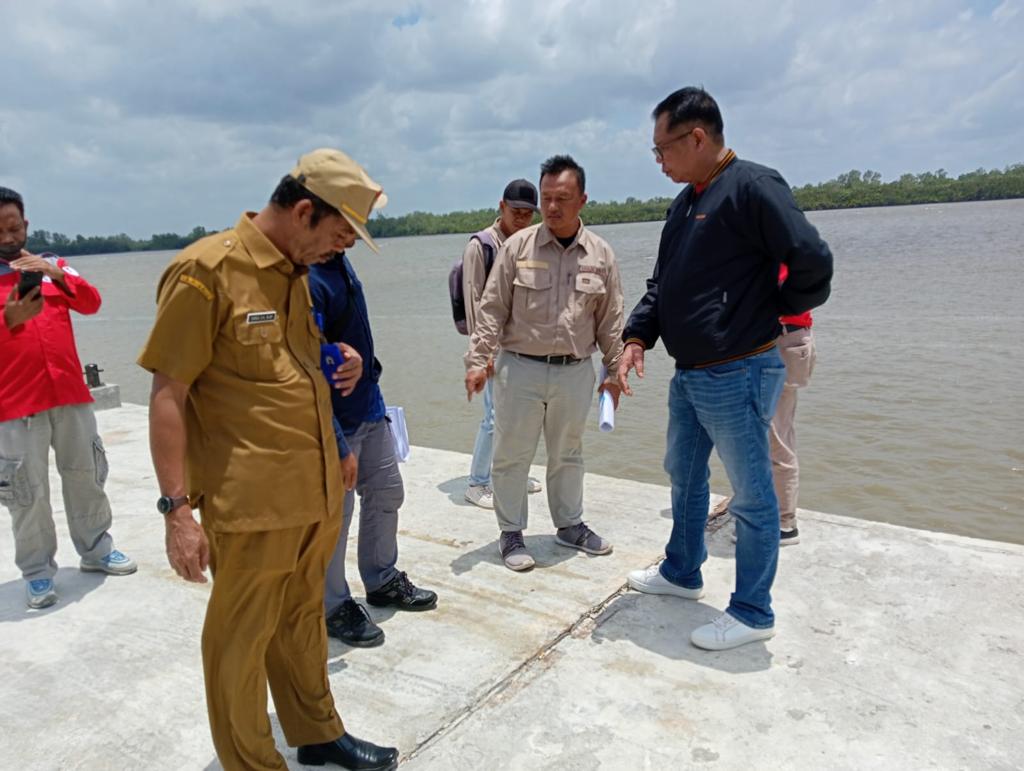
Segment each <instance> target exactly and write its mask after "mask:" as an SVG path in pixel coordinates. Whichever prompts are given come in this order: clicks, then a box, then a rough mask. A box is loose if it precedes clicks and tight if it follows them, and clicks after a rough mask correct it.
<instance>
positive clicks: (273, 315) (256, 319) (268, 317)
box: [245, 311, 277, 324]
mask: <svg viewBox="0 0 1024 771" xmlns="http://www.w3.org/2000/svg"><path fill="white" fill-rule="evenodd" d="M276 320H277V311H254V312H253V313H249V314H247V315H246V317H245V323H246V324H269V323H270V322H272V321H276Z"/></svg>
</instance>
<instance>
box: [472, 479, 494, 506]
mask: <svg viewBox="0 0 1024 771" xmlns="http://www.w3.org/2000/svg"><path fill="white" fill-rule="evenodd" d="M466 500H467V501H469V502H470V503H472V504H474V505H476V506H479V507H480V508H481V509H493V508H494V491H493V490H491V486H490V485H470V486H469V487H467V488H466Z"/></svg>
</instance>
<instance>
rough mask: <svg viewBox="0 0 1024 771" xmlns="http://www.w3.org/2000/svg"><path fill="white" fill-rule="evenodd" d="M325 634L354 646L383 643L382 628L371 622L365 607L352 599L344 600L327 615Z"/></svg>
mask: <svg viewBox="0 0 1024 771" xmlns="http://www.w3.org/2000/svg"><path fill="white" fill-rule="evenodd" d="M327 634H329V635H330V636H331V637H334V638H335V639H338V640H341V641H342V642H343V643H347V644H348V645H352V646H354V647H356V648H373V647H376V646H378V645H381V644H383V643H384V630H383V629H381V628H380V627H379V626H377V625H376V624H375V623H373V619H372V618H370V616H369V614H368V613H367V612H366V608H364V607H363V606H362V605H360V604H359V603H358V602H356V601H355V600H353V599H348V600H345V601H344V602H343V603H341V605H339V606H338V607H337V608H335V609H334V611H333V612H332V613H331V615H329V616H328V617H327Z"/></svg>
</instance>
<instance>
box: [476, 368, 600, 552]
mask: <svg viewBox="0 0 1024 771" xmlns="http://www.w3.org/2000/svg"><path fill="white" fill-rule="evenodd" d="M594 380H595V376H594V365H593V363H592V362H591V360H590V359H589V358H588V359H586V360H584V361H581V362H579V363H578V364H547V363H545V362H541V361H533V360H531V359H524V358H520V357H519V356H517V355H516V354H514V353H511V352H509V351H502V352H501V353H500V354H498V359H497V361H496V362H495V368H494V463H493V465H492V468H491V487H492V489H493V490H494V511H495V513H496V514H497V516H498V527H500V528H501V530H502V531H503V532H510V531H515V530H525V529H526V524H527V514H528V505H527V499H526V480H527V477H528V476H529V472H530V464H531V463H532V462H533V458H534V456H535V455H536V454H537V444H538V442H539V441H540V435H541V432H542V431H543V433H544V445H545V447H546V448H547V453H548V467H547V487H546V489H547V494H548V506H549V508H550V509H551V520H552V521H553V522H554V524H555V527H559V528H560V527H571V526H572V525H576V524H579V523H580V522H581V521H582V520H583V430H584V428H585V427H586V423H587V415H588V414H589V413H590V403H591V401H592V399H593V397H594Z"/></svg>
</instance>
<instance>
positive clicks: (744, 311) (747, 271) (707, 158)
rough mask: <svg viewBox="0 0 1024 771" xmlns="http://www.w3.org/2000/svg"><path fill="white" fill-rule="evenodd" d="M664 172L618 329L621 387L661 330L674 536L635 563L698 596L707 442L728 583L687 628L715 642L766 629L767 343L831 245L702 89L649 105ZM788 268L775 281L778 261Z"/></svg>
mask: <svg viewBox="0 0 1024 771" xmlns="http://www.w3.org/2000/svg"><path fill="white" fill-rule="evenodd" d="M653 117H654V119H655V126H654V147H653V148H651V149H652V151H653V153H654V157H655V159H656V160H657V161H658V163H659V164H660V165H661V168H662V171H663V172H664V173H665V174H666V175H667V176H668V177H669V178H670V179H671V180H672V181H673V182H680V183H683V182H685V183H689V184H688V185H687V186H686V187H685V188H684V189H683V191H682V192H681V193H680V194H679V195H678V196H677V198H676V199H675V201H673V203H672V206H671V207H670V209H669V212H668V217H667V220H666V222H665V227H664V230H663V231H662V234H661V244H660V246H659V249H658V260H657V263H656V265H655V268H654V274H653V276H652V277H651V278H650V279H649V280H648V282H647V292H646V294H645V295H644V296H643V298H641V300H640V302H639V303H638V304H637V306H636V308H635V309H634V310H633V313H632V315H631V316H630V318H629V321H628V322H627V324H626V326H625V328H624V330H623V334H622V337H623V340H624V341H625V343H626V345H625V349H624V351H623V355H622V359H621V361H620V364H619V382H620V384H621V385H622V387H623V390H624V392H625V393H626V394H627V395H628V394H631V391H630V389H629V385H628V382H627V378H628V375H629V371H630V370H631V369H634V368H635V369H636V371H637V375H638V376H639V377H643V364H644V351H645V350H647V349H649V348H651V347H653V346H654V344H655V343H656V342H657V340H658V338H661V339H662V340H664V342H665V348H666V350H667V351H668V353H669V355H670V356H672V358H673V359H675V363H676V373H675V376H674V377H673V378H672V383H671V386H670V390H669V425H668V443H667V444H668V453H667V455H666V458H665V469H666V471H667V472H668V474H669V477H670V479H671V482H672V518H673V526H672V534H671V536H670V537H669V541H668V544H667V546H666V547H665V561H664V562H662V563H661V564H660V565H655V566H653V567H651V568H648V569H646V570H636V571H633V572H632V573H631V574H630V576H629V583H630V586H632V587H633V588H634V589H637V590H639V591H642V592H648V593H651V594H670V595H675V596H679V597H684V598H686V599H693V600H696V599H698V598H700V597H701V596H702V595H703V578H702V576H701V570H700V568H701V564H702V563H703V562H704V560H706V559H707V549H706V548H705V544H704V526H705V524H706V521H707V515H708V503H709V498H710V491H709V488H708V477H709V470H708V459H709V458H710V455H711V448H712V447H716V448H717V450H718V454H719V456H720V457H721V459H722V462H723V464H724V465H725V469H726V472H727V473H728V475H729V479H730V481H731V483H732V487H733V490H734V491H735V497H734V499H733V501H732V503H731V504H730V506H729V510H730V511H731V512H732V513H733V515H734V516H735V518H736V538H737V541H736V590H735V592H733V594H732V597H731V599H730V602H729V606H728V608H727V609H726V612H725V613H723V614H722V615H721V616H720V617H719V618H718V619H716V620H715V621H714V622H712V623H709V624H706V625H704V626H702V627H699V628H698V629H696V630H694V631H693V633H692V634H691V636H690V639H691V641H692V642H693V644H694V645H696V646H698V647H701V648H706V649H712V650H724V649H726V648H734V647H736V646H738V645H743V644H745V643H749V642H754V641H756V640H764V639H767V638H769V637H771V636H772V635H773V634H774V625H775V616H774V613H773V611H772V607H771V594H770V591H771V586H772V582H773V581H774V579H775V569H776V565H777V563H778V554H779V506H778V501H777V499H776V497H775V491H774V489H773V485H772V469H771V461H770V456H769V443H768V427H769V424H770V422H771V419H772V415H773V413H774V411H775V406H776V404H777V402H778V399H779V395H780V393H781V391H782V386H783V382H784V379H785V367H784V364H783V361H782V358H781V356H780V355H779V353H778V351H777V350H776V345H775V341H776V338H778V336H779V333H780V331H781V328H780V326H779V316H785V315H793V314H798V313H803V312H804V311H807V310H810V309H811V308H813V307H815V306H817V305H821V304H822V303H823V302H825V300H826V299H827V298H828V295H829V289H830V284H831V279H832V253H831V252H830V251H829V248H828V246H827V245H826V244H825V242H824V241H822V240H821V238H820V237H819V235H818V232H817V231H816V230H815V229H814V227H813V226H812V225H811V224H810V223H809V222H808V221H807V219H806V217H804V215H803V212H801V211H800V209H799V208H798V207H797V205H796V202H795V201H794V200H793V195H792V192H791V191H790V189H789V186H788V185H787V184H786V182H785V180H783V179H782V177H781V176H780V175H779V173H778V172H776V171H774V170H773V169H769V168H766V167H764V166H759V165H757V164H755V163H751V162H749V161H745V160H740V159H739V158H737V157H736V154H735V153H734V152H733V151H732V150H730V149H729V148H728V147H726V146H725V136H724V134H723V124H722V115H721V113H720V111H719V109H718V105H717V104H716V103H715V100H714V99H712V98H711V96H710V95H709V94H708V93H707V92H706V91H704V90H703V89H701V88H683V89H680V90H678V91H676V92H674V93H672V94H670V95H669V96H668V97H666V98H665V99H664V100H663V101H662V102H661V103H660V104H659V105H658V106H657V107H655V109H654V113H653ZM782 264H785V265H786V266H787V267H788V271H789V273H788V276H787V278H786V280H785V281H784V282H783V283H782V284H780V283H779V280H778V277H779V268H780V265H782Z"/></svg>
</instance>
